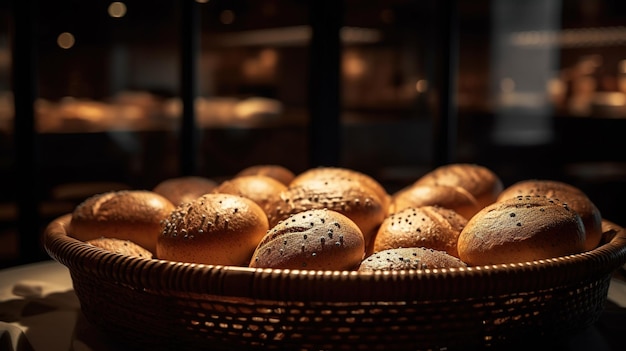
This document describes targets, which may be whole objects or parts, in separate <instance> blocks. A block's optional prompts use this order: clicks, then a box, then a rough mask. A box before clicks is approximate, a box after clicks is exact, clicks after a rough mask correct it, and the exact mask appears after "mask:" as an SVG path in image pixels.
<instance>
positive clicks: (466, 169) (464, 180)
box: [414, 163, 504, 207]
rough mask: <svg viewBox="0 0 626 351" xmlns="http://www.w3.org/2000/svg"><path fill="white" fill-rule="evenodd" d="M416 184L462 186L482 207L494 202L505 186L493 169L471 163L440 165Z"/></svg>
mask: <svg viewBox="0 0 626 351" xmlns="http://www.w3.org/2000/svg"><path fill="white" fill-rule="evenodd" d="M414 184H416V185H429V184H435V185H448V186H460V187H461V188H463V189H465V190H467V191H468V192H469V193H470V194H472V195H473V196H474V198H476V201H478V203H479V204H480V206H481V207H485V206H487V205H489V204H492V203H494V202H495V201H496V200H497V198H498V194H500V192H501V191H502V189H503V188H504V186H503V184H502V180H501V179H500V178H499V177H498V175H497V174H495V173H494V172H493V171H492V170H490V169H489V168H487V167H484V166H481V165H477V164H471V163H452V164H448V165H443V166H439V167H437V168H435V169H434V170H432V171H430V172H428V173H426V174H425V175H423V176H422V177H421V178H420V179H418V180H417V181H416V182H415V183H414Z"/></svg>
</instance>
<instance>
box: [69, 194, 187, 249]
mask: <svg viewBox="0 0 626 351" xmlns="http://www.w3.org/2000/svg"><path fill="white" fill-rule="evenodd" d="M174 208H175V206H174V205H173V204H172V203H171V202H170V201H169V200H168V199H166V198H165V197H163V196H161V195H159V194H157V193H155V192H153V191H148V190H120V191H110V192H106V193H101V194H97V195H93V196H91V197H89V198H87V199H86V200H85V201H83V202H82V203H80V204H79V205H78V206H76V208H75V209H74V211H73V212H72V219H71V221H70V224H69V226H68V234H69V236H71V237H74V238H76V239H79V240H82V241H88V240H92V239H97V238H100V237H106V238H117V239H124V240H130V241H132V242H134V243H136V244H138V245H140V246H141V247H143V248H145V249H147V250H149V251H150V252H152V253H153V254H154V253H155V252H156V240H157V237H158V236H159V233H160V232H161V225H162V223H161V221H163V220H164V219H165V218H167V216H169V215H170V213H171V212H172V211H173V210H174Z"/></svg>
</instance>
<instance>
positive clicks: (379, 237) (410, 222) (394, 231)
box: [373, 206, 467, 257]
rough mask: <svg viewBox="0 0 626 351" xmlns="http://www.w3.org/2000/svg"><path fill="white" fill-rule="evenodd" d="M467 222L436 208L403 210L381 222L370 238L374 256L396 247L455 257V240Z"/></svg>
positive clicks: (443, 209) (449, 211)
mask: <svg viewBox="0 0 626 351" xmlns="http://www.w3.org/2000/svg"><path fill="white" fill-rule="evenodd" d="M466 223H467V219H465V217H463V216H461V215H460V214H458V213H456V212H455V211H454V210H451V209H448V208H443V207H438V206H422V207H416V208H405V209H404V210H402V211H400V212H397V213H395V214H393V215H391V216H389V217H387V218H385V220H384V221H383V223H382V224H381V225H380V228H379V229H378V233H377V234H376V238H375V239H374V248H373V251H374V253H376V252H380V251H383V250H388V249H395V248H400V247H426V248H429V249H434V250H440V251H445V252H447V253H448V254H449V255H451V256H454V257H458V256H459V254H458V252H457V247H456V246H457V240H458V237H459V234H460V233H461V230H463V228H464V227H465V224H466Z"/></svg>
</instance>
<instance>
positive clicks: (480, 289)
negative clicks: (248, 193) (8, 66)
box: [43, 214, 626, 302]
mask: <svg viewBox="0 0 626 351" xmlns="http://www.w3.org/2000/svg"><path fill="white" fill-rule="evenodd" d="M70 220H71V214H65V215H62V216H60V217H58V218H56V219H55V220H53V221H51V222H50V223H49V224H48V226H47V227H46V228H45V230H44V233H43V245H44V248H45V250H46V251H47V253H48V255H49V256H50V257H51V258H52V259H54V260H56V261H58V262H59V263H61V264H63V265H65V266H66V267H68V268H69V270H70V273H71V274H72V278H73V279H79V277H80V276H81V275H84V274H88V275H91V276H93V277H96V278H98V279H101V280H102V281H107V282H110V283H114V284H122V285H126V286H128V288H130V289H144V290H150V291H152V292H153V293H155V294H161V295H164V296H181V295H189V296H192V295H216V296H221V297H227V298H233V299H253V300H274V301H299V302H310V301H325V302H327V301H337V302H339V301H342V302H367V301H406V300H407V299H411V300H442V299H467V298H480V297H481V296H485V294H492V295H503V294H511V295H514V294H523V293H524V292H536V291H542V290H550V289H553V288H555V287H558V286H564V285H568V284H572V283H574V282H579V281H581V280H593V279H597V277H598V276H610V275H611V274H612V272H613V271H614V270H616V269H617V268H618V267H620V266H622V265H624V264H625V263H626V230H623V229H622V230H620V231H619V232H616V233H613V234H614V235H612V237H611V238H610V240H608V241H607V242H605V243H603V244H602V245H600V246H599V247H598V248H596V249H594V250H591V251H587V252H583V253H579V254H574V255H568V256H562V257H556V258H550V259H545V260H539V261H533V262H523V263H516V264H497V265H489V266H473V267H467V268H449V269H432V270H431V269H425V270H406V271H378V272H357V271H316V270H287V269H265V268H249V267H235V266H218V265H204V264H195V263H184V262H172V261H166V260H160V259H148V258H140V257H130V256H124V255H120V254H116V253H113V252H109V251H106V250H103V249H100V248H97V247H95V246H92V245H89V244H86V243H84V242H82V241H79V240H77V239H75V238H72V237H70V236H68V235H67V225H68V224H69V221H70Z"/></svg>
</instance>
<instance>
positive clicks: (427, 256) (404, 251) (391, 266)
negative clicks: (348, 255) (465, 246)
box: [357, 247, 467, 272]
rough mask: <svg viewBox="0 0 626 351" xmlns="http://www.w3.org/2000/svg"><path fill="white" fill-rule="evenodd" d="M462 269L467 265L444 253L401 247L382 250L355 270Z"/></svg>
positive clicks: (421, 248)
mask: <svg viewBox="0 0 626 351" xmlns="http://www.w3.org/2000/svg"><path fill="white" fill-rule="evenodd" d="M462 267H467V265H466V264H465V263H464V262H462V261H461V260H459V259H458V258H457V257H454V256H451V255H449V254H448V253H446V252H445V251H439V250H433V249H427V248H425V247H402V248H397V249H388V250H383V251H380V252H377V253H375V254H372V255H370V256H368V257H367V258H366V259H365V260H363V261H362V262H361V264H360V265H359V268H358V269H357V270H358V271H359V272H373V271H399V270H408V269H412V270H418V269H436V268H462Z"/></svg>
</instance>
